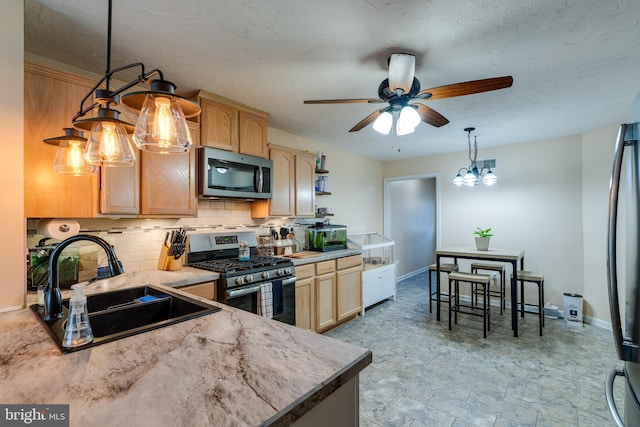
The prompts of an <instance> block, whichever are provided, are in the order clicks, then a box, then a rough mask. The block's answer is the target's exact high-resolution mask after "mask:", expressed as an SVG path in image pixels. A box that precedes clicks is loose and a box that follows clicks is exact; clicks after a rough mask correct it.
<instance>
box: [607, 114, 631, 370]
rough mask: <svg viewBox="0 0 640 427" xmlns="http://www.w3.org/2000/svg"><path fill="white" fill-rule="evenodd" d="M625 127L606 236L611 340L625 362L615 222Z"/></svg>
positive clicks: (618, 148) (615, 163)
mask: <svg viewBox="0 0 640 427" xmlns="http://www.w3.org/2000/svg"><path fill="white" fill-rule="evenodd" d="M626 129H627V125H626V124H622V125H620V130H619V131H618V140H617V142H616V148H615V154H614V158H613V172H612V173H611V184H610V189H609V224H608V225H609V226H608V236H607V278H608V281H609V287H608V291H609V311H610V312H611V328H612V330H613V340H614V344H615V346H616V351H617V352H618V357H619V358H620V359H622V360H627V358H626V357H625V354H624V346H623V337H622V323H621V318H620V301H619V297H618V274H617V254H616V242H617V236H616V231H617V221H618V193H619V190H620V173H621V170H622V156H623V154H624V136H625V133H626Z"/></svg>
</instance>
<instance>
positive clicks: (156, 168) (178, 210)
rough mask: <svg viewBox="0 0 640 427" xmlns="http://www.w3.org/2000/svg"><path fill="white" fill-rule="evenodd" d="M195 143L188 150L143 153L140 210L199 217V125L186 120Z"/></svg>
mask: <svg viewBox="0 0 640 427" xmlns="http://www.w3.org/2000/svg"><path fill="white" fill-rule="evenodd" d="M187 123H188V125H189V131H190V132H191V140H192V141H193V142H194V145H193V146H192V147H191V149H190V150H189V152H188V153H181V154H159V153H150V152H141V155H140V163H141V165H140V169H141V173H140V175H141V179H140V194H141V195H142V198H141V203H140V213H141V214H142V215H172V216H176V215H179V216H196V209H197V205H198V201H197V198H196V172H195V168H196V151H197V142H196V141H198V135H199V133H198V125H197V124H196V123H193V122H187Z"/></svg>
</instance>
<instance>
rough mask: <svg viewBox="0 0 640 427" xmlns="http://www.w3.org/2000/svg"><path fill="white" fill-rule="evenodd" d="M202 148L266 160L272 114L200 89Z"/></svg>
mask: <svg viewBox="0 0 640 427" xmlns="http://www.w3.org/2000/svg"><path fill="white" fill-rule="evenodd" d="M190 95H191V96H192V97H194V98H195V99H197V101H198V102H199V103H200V107H201V108H202V113H201V114H200V116H199V117H198V122H199V124H200V145H202V146H207V147H214V148H220V149H222V150H228V151H234V152H236V153H242V154H249V155H251V156H257V157H263V158H266V157H267V155H268V153H267V127H268V120H269V114H267V113H265V112H264V111H260V110H257V109H255V108H251V107H249V106H246V105H243V104H241V103H239V102H236V101H233V100H230V99H227V98H223V97H222V96H218V95H215V94H213V93H210V92H207V91H204V90H201V91H198V92H196V93H194V94H190Z"/></svg>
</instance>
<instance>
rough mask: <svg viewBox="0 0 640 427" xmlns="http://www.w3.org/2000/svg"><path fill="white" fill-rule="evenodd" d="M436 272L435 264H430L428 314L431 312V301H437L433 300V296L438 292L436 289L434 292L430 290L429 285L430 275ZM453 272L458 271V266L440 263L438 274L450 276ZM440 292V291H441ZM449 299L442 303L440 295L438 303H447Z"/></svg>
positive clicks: (430, 284)
mask: <svg viewBox="0 0 640 427" xmlns="http://www.w3.org/2000/svg"><path fill="white" fill-rule="evenodd" d="M434 271H437V265H436V264H431V265H430V266H429V313H432V312H433V307H432V306H433V304H432V303H433V301H436V300H437V299H436V298H434V297H433V296H434V295H436V294H437V293H438V290H437V289H436V290H435V291H433V290H432V283H431V281H432V280H431V273H432V272H434ZM454 271H458V264H452V263H446V262H441V263H440V273H447V274H450V273H451V272H454ZM441 290H442V289H441ZM450 299H451V297H449V298H447V301H444V300H443V299H442V295H440V302H447V303H448V302H449V300H450Z"/></svg>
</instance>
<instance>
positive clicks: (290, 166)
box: [269, 148, 295, 216]
mask: <svg viewBox="0 0 640 427" xmlns="http://www.w3.org/2000/svg"><path fill="white" fill-rule="evenodd" d="M269 156H270V158H271V160H272V161H273V182H272V183H271V193H272V196H271V206H270V210H269V214H270V215H278V216H291V215H294V212H295V206H294V203H295V195H294V190H295V188H294V184H293V180H294V179H295V177H294V171H295V165H294V158H295V156H294V155H293V153H291V152H290V151H286V150H279V149H275V148H272V149H271V150H270V153H269Z"/></svg>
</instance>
